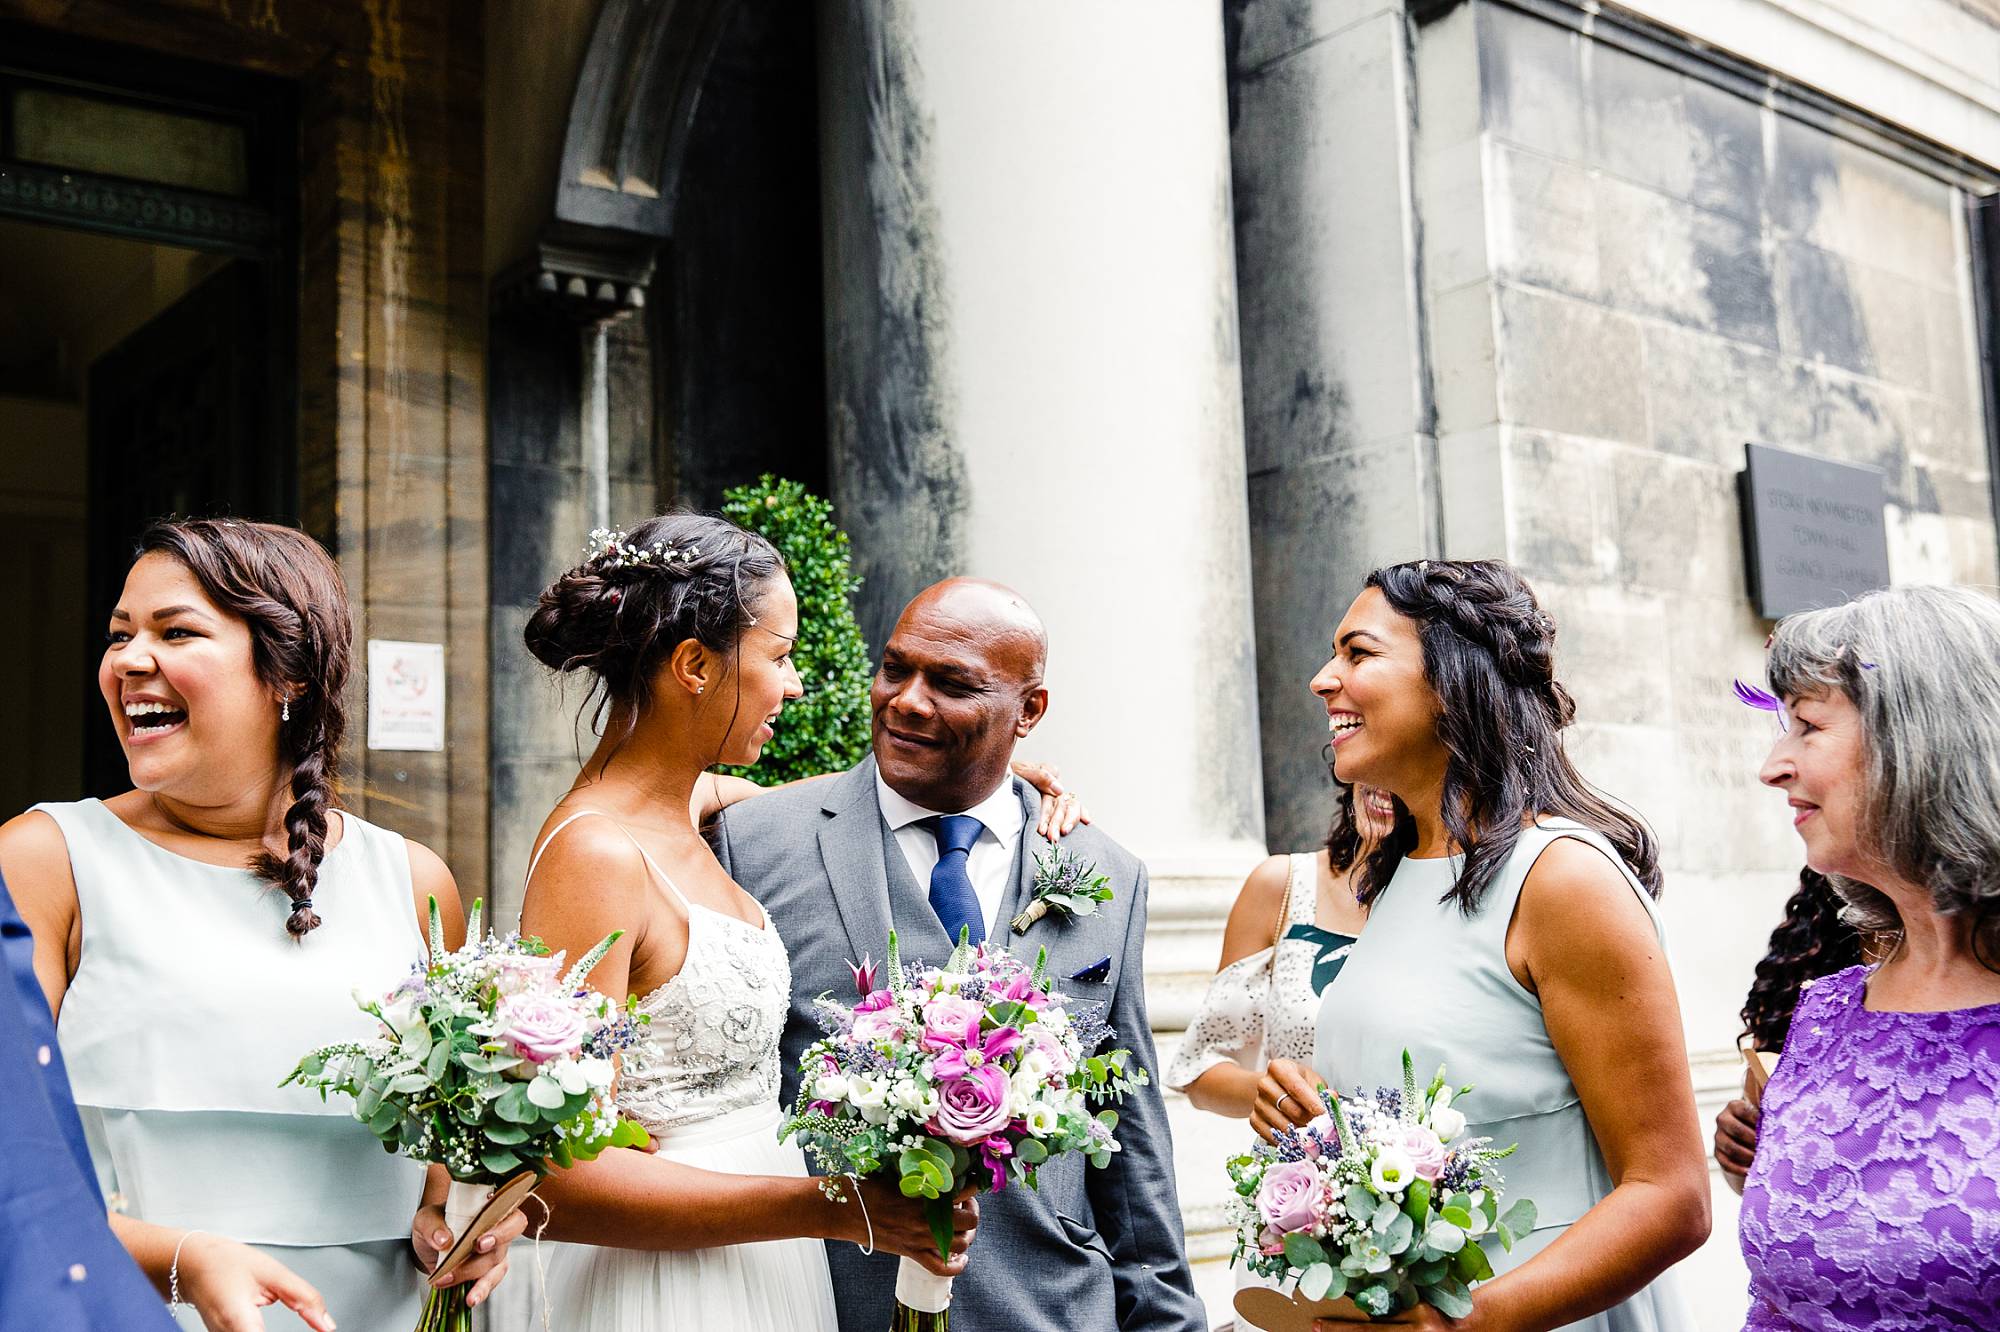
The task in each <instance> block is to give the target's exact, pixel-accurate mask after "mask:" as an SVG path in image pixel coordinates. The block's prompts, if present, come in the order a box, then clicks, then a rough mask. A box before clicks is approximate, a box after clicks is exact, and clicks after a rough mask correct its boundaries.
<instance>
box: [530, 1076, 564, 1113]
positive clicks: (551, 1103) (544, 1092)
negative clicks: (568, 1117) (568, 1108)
mask: <svg viewBox="0 0 2000 1332" xmlns="http://www.w3.org/2000/svg"><path fill="white" fill-rule="evenodd" d="M528 1099H529V1100H530V1101H532V1102H534V1103H535V1104H536V1105H538V1106H540V1107H541V1108H542V1109H544V1110H560V1109H562V1103H563V1089H562V1088H561V1086H559V1085H558V1084H557V1083H556V1080H555V1079H554V1078H544V1077H537V1078H536V1079H535V1080H534V1081H532V1082H530V1083H528Z"/></svg>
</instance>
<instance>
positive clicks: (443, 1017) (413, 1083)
mask: <svg viewBox="0 0 2000 1332" xmlns="http://www.w3.org/2000/svg"><path fill="white" fill-rule="evenodd" d="M480 905H481V904H480V903H478V902H474V903H473V904H472V913H471V919H470V921H469V922H468V924H467V931H468V937H469V942H468V944H467V946H466V947H465V948H463V949H460V950H459V951H458V952H456V953H453V952H449V951H447V950H446V948H445V944H444V928H443V924H442V922H441V921H440V920H439V917H438V905H437V899H436V898H435V897H433V898H432V899H431V901H430V956H429V960H428V962H427V963H426V964H425V965H423V966H422V967H421V968H420V969H419V970H418V971H417V972H416V973H414V974H413V975H412V976H411V978H410V979H409V980H408V981H406V982H405V983H404V984H403V985H402V986H399V987H398V989H397V990H396V991H395V992H394V993H392V994H391V995H390V996H389V997H388V998H387V999H386V1000H372V999H362V998H360V997H359V996H357V1002H358V1003H359V1006H360V1007H361V1009H362V1011H363V1012H366V1013H368V1014H369V1015H371V1016H372V1017H374V1018H376V1019H377V1020H378V1021H380V1022H381V1023H382V1025H383V1028H384V1030H385V1032H386V1033H387V1037H386V1039H381V1040H374V1041H350V1042H344V1043H341V1044H336V1045H326V1046H321V1047H320V1048H318V1049H316V1050H313V1051H312V1052H310V1053H309V1054H307V1055H306V1056H305V1057H304V1058H302V1059H300V1060H299V1062H298V1065H297V1067H295V1068H294V1069H293V1070H292V1071H291V1073H290V1074H288V1075H287V1076H286V1078H285V1080H284V1082H283V1083H280V1084H279V1085H280V1086H284V1085H287V1084H290V1083H293V1082H297V1083H300V1084H302V1085H304V1086H307V1087H313V1088H317V1089H318V1090H319V1094H320V1098H321V1099H322V1100H324V1099H326V1097H327V1096H328V1094H329V1093H333V1092H339V1093H343V1094H345V1095H347V1096H351V1097H353V1098H354V1111H353V1113H354V1118H355V1119H357V1120H359V1121H360V1122H361V1123H363V1124H366V1125H367V1126H368V1130H369V1132H371V1133H373V1134H374V1135H375V1136H376V1137H377V1138H379V1139H380V1140H381V1142H382V1146H383V1149H384V1150H386V1151H389V1152H398V1153H401V1154H402V1155H404V1156H408V1157H410V1158H412V1159H414V1160H418V1161H430V1162H435V1163H437V1164H440V1165H442V1166H444V1167H445V1168H446V1169H447V1170H448V1171H449V1172H450V1173H451V1177H452V1178H453V1179H456V1180H463V1181H466V1182H468V1183H483V1184H494V1185H498V1184H501V1183H504V1182H505V1181H506V1180H508V1179H509V1178H511V1177H512V1176H514V1175H516V1174H518V1173H520V1172H521V1171H522V1170H523V1169H528V1170H533V1171H534V1172H535V1173H536V1174H537V1175H546V1174H548V1173H549V1172H550V1171H551V1170H552V1169H567V1168H568V1167H570V1166H571V1165H573V1164H575V1163H576V1162H578V1161H590V1160H594V1159H596V1158H597V1156H598V1155H599V1154H601V1153H602V1152H603V1151H604V1149H605V1148H607V1147H639V1146H644V1145H645V1144H646V1142H647V1140H648V1139H647V1134H646V1131H645V1129H644V1128H642V1127H640V1126H639V1125H638V1124H637V1123H634V1122H633V1121H631V1120H628V1119H624V1118H622V1117H620V1116H619V1115H618V1114H617V1112H616V1110H615V1109H614V1108H613V1107H612V1105H611V1103H610V1100H609V1084H610V1074H611V1064H610V1062H609V1060H608V1059H602V1058H599V1059H595V1060H592V1061H590V1062H589V1063H588V1064H580V1063H578V1062H577V1061H575V1060H563V1061H561V1062H560V1064H554V1063H552V1064H551V1065H549V1066H548V1068H547V1069H546V1070H543V1071H539V1072H538V1070H537V1069H536V1067H535V1066H534V1065H533V1064H531V1063H529V1062H528V1061H527V1060H525V1059H523V1058H522V1057H521V1056H520V1054H519V1053H517V1052H515V1051H514V1050H511V1049H509V1048H508V1046H507V1044H506V1043H505V1042H504V1041H502V1040H498V1039H495V1038H494V1037H493V1036H492V1035H491V1034H490V1032H489V1030H486V1029H487V1028H488V1027H489V1026H490V1019H491V1017H492V1015H493V1012H494V1009H495V1000H496V994H495V986H494V981H493V975H492V966H491V965H490V964H491V963H499V964H500V965H505V964H506V962H507V961H510V960H512V959H518V958H543V959H545V958H547V957H548V952H549V950H548V948H547V946H546V945H544V944H543V943H542V941H541V940H540V939H536V938H522V937H520V936H518V935H510V936H508V938H506V939H505V940H500V939H488V940H486V941H484V942H483V943H482V941H481V940H480V938H479V934H478V930H479V925H480ZM620 933H622V931H619V932H614V933H613V934H612V935H610V936H609V937H608V938H606V939H605V940H603V941H602V942H601V943H599V944H598V945H597V946H596V947H595V948H593V949H592V950H591V951H590V952H589V953H588V954H586V955H585V956H584V958H583V960H582V961H581V962H579V963H577V964H576V965H575V966H574V967H572V968H571V969H570V971H569V972H568V973H567V975H565V976H564V977H563V978H562V992H564V993H583V991H582V990H581V986H582V981H583V978H584V977H585V976H587V975H589V973H590V971H591V968H593V967H595V966H596V965H597V963H598V962H599V961H601V960H602V959H603V957H604V955H605V954H606V953H607V952H609V951H610V948H611V945H612V944H613V943H615V942H617V940H618V938H619V934H620ZM503 953H504V956H503ZM591 999H592V1002H594V1003H596V1004H598V1005H599V1006H600V1007H602V1008H604V1009H605V1010H606V1014H605V1015H606V1016H607V1017H613V1015H614V1014H615V1017H613V1021H615V1022H618V1023H619V1024H620V1025H623V1026H628V1027H629V1025H630V1024H631V1022H632V1019H633V1016H634V1014H633V1011H632V1010H633V1009H634V1007H635V1001H632V1000H629V999H628V1000H627V1001H626V1004H625V1005H624V1007H623V1010H622V1011H620V1010H618V1009H616V1008H614V1007H613V1006H612V1004H611V1001H610V1000H609V999H605V998H603V997H601V996H595V995H592V996H591Z"/></svg>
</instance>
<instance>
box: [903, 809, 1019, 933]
mask: <svg viewBox="0 0 2000 1332" xmlns="http://www.w3.org/2000/svg"><path fill="white" fill-rule="evenodd" d="M875 799H876V802H877V803H878V804H879V805H881V807H882V817H883V819H884V820H886V821H887V822H888V824H889V827H890V828H891V829H893V830H894V831H895V834H896V845H897V846H898V847H900V848H901V849H902V852H903V859H904V860H905V861H907V862H908V863H909V866H910V873H911V875H912V876H913V877H915V879H916V881H917V890H918V891H919V892H922V893H924V894H926V895H928V894H929V893H930V890H931V871H932V870H934V869H936V868H937V862H938V849H937V835H936V834H935V833H934V832H932V831H931V829H930V828H928V827H926V826H925V825H924V823H923V820H925V819H934V818H937V817H938V816H939V815H940V814H941V813H953V814H970V815H971V816H972V817H973V818H975V819H978V820H979V823H980V829H979V840H978V841H976V842H974V843H973V844H972V852H971V854H970V855H969V856H968V857H967V860H966V866H965V871H966V873H967V874H968V875H969V876H970V877H971V879H972V892H973V895H974V896H975V897H977V898H978V899H979V913H980V915H981V916H983V917H985V920H986V937H987V938H989V939H991V938H994V937H995V936H996V935H997V934H998V933H999V931H1000V930H1001V929H1002V928H1003V924H1004V923H1003V922H1002V921H1001V920H1000V919H999V917H1000V913H1001V911H1003V910H1004V909H1005V907H1006V902H1007V890H1008V888H1009V887H1011V886H1012V884H1013V881H1014V844H1015V843H1016V842H1018V841H1020V840H1021V832H1022V830H1023V829H1024V828H1025V827H1026V826H1027V824H1026V819H1025V816H1024V815H1023V813H1022V810H1021V799H1020V797H1019V796H1017V795H1015V794H1014V779H1013V778H1012V777H1011V776H1009V777H1006V778H1003V779H1002V780H1001V782H1000V785H999V787H998V788H997V789H996V790H995V791H994V792H993V794H991V795H989V796H987V797H986V798H985V799H984V800H982V801H980V802H979V803H978V804H976V805H974V806H973V807H972V808H971V809H966V810H943V811H941V810H935V809H925V808H924V807H923V806H922V805H919V804H916V803H914V802H913V801H910V800H906V799H904V798H903V797H902V796H901V795H898V794H897V793H896V792H895V791H893V790H891V789H890V787H889V783H887V782H885V781H883V780H882V774H881V773H879V772H878V773H876V774H875Z"/></svg>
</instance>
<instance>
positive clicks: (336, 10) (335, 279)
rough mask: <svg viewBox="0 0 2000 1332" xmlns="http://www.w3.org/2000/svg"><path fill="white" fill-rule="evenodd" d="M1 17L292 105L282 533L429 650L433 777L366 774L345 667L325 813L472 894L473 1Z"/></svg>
mask: <svg viewBox="0 0 2000 1332" xmlns="http://www.w3.org/2000/svg"><path fill="white" fill-rule="evenodd" d="M0 17H6V18H12V19H19V20H21V21H24V22H28V23H36V24H41V25H44V26H46V27H49V28H52V29H56V30H59V31H61V32H65V33H69V34H71V35H74V36H77V37H81V38H87V39H91V40H105V39H107V38H111V39H115V40H117V41H118V42H121V43H123V44H125V45H128V46H133V47H138V48H141V49H144V50H150V51H157V52H159V53H161V54H163V55H166V56H170V57H173V58H176V59H185V60H200V61H206V62H208V63H210V64H217V65H224V66H229V67H233V68H240V69H247V70H254V71H257V72H259V73H263V74H268V75H273V76H277V77H280V78H283V79H286V80H288V81H290V82H291V84H292V85H293V87H294V88H295V89H296V91H297V96H298V102H299V122H300V158H299V167H298V169H299V177H300V189H299V197H298V200H297V210H298V214H297V226H298V231H297V244H298V249H297V253H298V258H299V273H298V317H299V327H298V336H297V344H298V349H299V366H298V386H299V401H298V437H297V439H296V441H293V440H274V441H272V447H274V448H291V447H296V448H297V449H298V451H299V469H298V470H299V490H300V495H299V509H300V518H301V525H302V526H303V527H304V528H305V529H306V530H307V531H309V532H311V533H313V534H314V535H315V536H317V537H319V538H320V539H321V540H323V541H325V542H327V544H328V545H329V546H330V547H331V548H332V549H333V551H334V554H335V556H336V557H337V559H338V560H339V562H340V568H341V572H342V574H343V575H344V576H345V578H346V580H347V587H348V592H349V594H350V596H351V597H352V598H353V602H354V614H355V638H356V641H357V643H364V642H365V641H366V640H367V639H369V638H371V637H373V638H392V639H414V640H419V641H427V642H435V643H443V644H444V645H445V663H446V670H447V674H448V679H447V694H446V697H447V700H448V704H449V711H448V723H447V734H446V748H445V750H444V751H443V752H442V753H374V752H370V751H369V750H368V749H367V748H366V747H365V739H366V734H367V713H366V706H365V705H366V693H367V690H366V682H365V671H363V670H362V669H360V667H361V664H362V663H363V662H364V661H365V656H364V655H363V653H362V652H360V651H357V653H356V658H355V660H356V666H357V670H356V678H355V680H354V681H353V682H352V684H351V686H350V696H349V704H350V709H349V716H350V732H349V748H348V753H347V759H346V762H345V763H344V764H343V768H342V772H341V789H342V794H343V797H344V799H345V800H346V801H347V803H348V804H349V806H350V807H351V808H353V809H355V810H356V811H357V812H359V813H360V814H362V815H364V816H365V817H367V818H369V819H372V820H375V821H377V822H380V823H383V824H385V825H387V826H389V827H392V828H395V829H397V830H398V831H401V832H404V833H406V834H408V835H409V836H411V837H414V838H416V839H418V840H420V841H422V842H424V843H426V844H427V845H429V846H430V847H431V848H432V849H434V850H435V851H436V852H437V853H438V854H439V855H441V856H442V857H444V859H445V861H446V862H447V863H448V864H450V865H451V867H452V868H453V870H454V871H455V872H456V874H457V876H458V881H459V885H460V888H461V890H462V891H463V892H464V894H465V896H466V897H467V898H471V897H472V896H474V895H476V894H478V893H479V892H481V891H483V889H484V886H485V883H486V835H487V803H486V794H487V748H486V740H487V711H486V666H485V642H486V613H487V612H486V430H485V417H486V413H485V374H486V352H485V327H486V317H485V280H484V273H483V270H482V263H481V251H482V237H483V229H484V219H483V190H482V178H483V174H484V170H485V156H484V151H483V145H482V138H481V134H482V129H481V126H482V119H483V99H484V93H485V89H484V82H483V68H482V58H483V52H484V39H483V35H482V27H481V24H482V21H483V10H482V7H481V6H480V5H479V4H477V3H476V2H475V0H360V2H359V3H356V2H355V0H258V3H255V4H247V5H246V4H236V3H231V0H186V2H185V3H182V4H177V5H173V6H162V5H156V4H150V3H145V0H76V2H75V3H62V4H51V3H45V2H43V0H0Z"/></svg>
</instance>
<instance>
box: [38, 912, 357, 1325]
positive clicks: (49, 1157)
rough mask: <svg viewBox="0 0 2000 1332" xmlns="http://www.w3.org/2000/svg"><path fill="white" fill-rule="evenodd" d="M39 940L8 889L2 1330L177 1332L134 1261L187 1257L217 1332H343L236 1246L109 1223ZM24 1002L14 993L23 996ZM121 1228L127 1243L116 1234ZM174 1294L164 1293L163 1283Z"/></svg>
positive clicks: (293, 1284) (196, 1291)
mask: <svg viewBox="0 0 2000 1332" xmlns="http://www.w3.org/2000/svg"><path fill="white" fill-rule="evenodd" d="M34 952H35V943H34V939H33V937H32V936H30V935H29V933H28V926H27V923H26V922H25V921H23V920H22V919H21V915H20V913H19V912H18V911H16V910H15V909H14V899H13V898H12V897H11V896H10V895H9V894H8V892H7V881H6V879H5V878H0V956H4V957H5V959H6V973H7V980H8V984H7V986H6V988H5V990H0V1124H5V1125H6V1126H7V1137H8V1152H7V1164H6V1168H5V1169H4V1170H0V1236H4V1237H5V1238H4V1239H0V1328H34V1329H36V1332H84V1330H89V1332H100V1330H101V1332H109V1329H117V1330H118V1332H173V1328H174V1322H173V1320H172V1319H170V1318H169V1317H167V1312H166V1306H165V1305H164V1304H162V1303H161V1300H160V1297H161V1295H162V1294H163V1293H165V1292H164V1291H161V1290H156V1289H154V1287H153V1285H152V1284H151V1283H149V1282H148V1281H147V1279H146V1275H145V1273H144V1272H142V1271H141V1270H140V1268H139V1266H138V1264H137V1263H136V1262H134V1259H133V1254H132V1253H128V1252H127V1251H126V1250H127V1248H130V1249H132V1250H133V1252H134V1253H140V1254H151V1255H153V1256H154V1258H155V1262H154V1263H153V1264H152V1265H154V1266H157V1267H159V1268H160V1269H161V1271H162V1274H163V1275H171V1273H172V1270H173V1267H174V1262H173V1259H172V1258H171V1257H169V1256H168V1255H169V1254H170V1253H171V1252H172V1250H173V1249H174V1248H176V1247H178V1248H179V1249H180V1250H181V1252H180V1253H179V1264H178V1267H179V1273H178V1275H179V1282H180V1287H181V1294H182V1295H183V1296H184V1297H185V1298H187V1299H188V1300H189V1301H190V1302H191V1303H194V1304H195V1305H196V1306H197V1307H198V1308H199V1309H200V1311H201V1314H202V1317H203V1319H204V1321H206V1322H207V1323H208V1326H209V1328H210V1330H211V1332H256V1330H257V1329H261V1328H262V1327H263V1325H264V1320H263V1316H262V1315H261V1314H259V1313H258V1312H257V1310H258V1309H259V1308H260V1307H261V1306H264V1305H268V1304H273V1303H283V1304H285V1305H286V1306H287V1307H289V1308H290V1309H292V1311H293V1312H295V1313H297V1314H298V1315H299V1317H301V1318H303V1319H305V1320H306V1322H307V1323H308V1324H310V1325H311V1326H313V1327H316V1328H319V1329H321V1332H333V1326H334V1323H333V1319H332V1318H331V1317H329V1316H328V1315H327V1312H326V1306H325V1304H324V1303H323V1302H322V1301H321V1299H320V1296H319V1292H318V1291H316V1290H314V1289H313V1288H312V1287H311V1286H309V1285H307V1284H306V1283H305V1282H304V1281H302V1280H300V1279H299V1278H298V1277H297V1276H295V1275H293V1274H292V1272H291V1271H290V1270H289V1269H287V1268H286V1267H285V1266H284V1265H283V1264H281V1263H279V1262H278V1261H277V1260H276V1259H275V1258H272V1257H270V1256H269V1255H268V1254H265V1253H262V1252H260V1251H258V1250H256V1249H253V1248H251V1247H250V1246H249V1245H247V1244H239V1243H237V1242H236V1241H235V1240H232V1239H228V1238H225V1237H223V1236H219V1235H217V1236H210V1235H206V1234H201V1233H199V1232H188V1233H186V1234H183V1233H182V1232H180V1231H177V1230H175V1229H173V1228H171V1227H168V1226H154V1225H148V1224H146V1223H145V1222H143V1221H134V1220H131V1219H129V1218H125V1217H117V1218H111V1217H108V1216H107V1214H106V1212H105V1208H104V1200H103V1199H102V1198H101V1197H100V1196H99V1195H98V1192H97V1175H96V1172H95V1171H94V1170H93V1169H92V1167H91V1164H90V1152H89V1149H88V1148H86V1147H85V1146H84V1141H83V1123H82V1121H81V1120H79V1119H78V1118H77V1114H76V1105H75V1103H74V1102H73V1101H72V1100H71V1099H70V1091H69V1076H68V1074H66V1073H65V1072H64V1071H63V1062H62V1052H61V1050H60V1049H59V1048H58V1047H57V1045H56V1030H55V1023H54V1021H53V1020H52V1019H51V1018H50V1015H49V1006H48V1003H47V1001H46V1000H45V999H43V997H42V987H41V985H40V984H39V983H38V982H37V981H36V980H35V970H34ZM10 992H11V993H10ZM114 1228H115V1232H116V1233H114ZM162 1284H164V1283H162Z"/></svg>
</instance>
